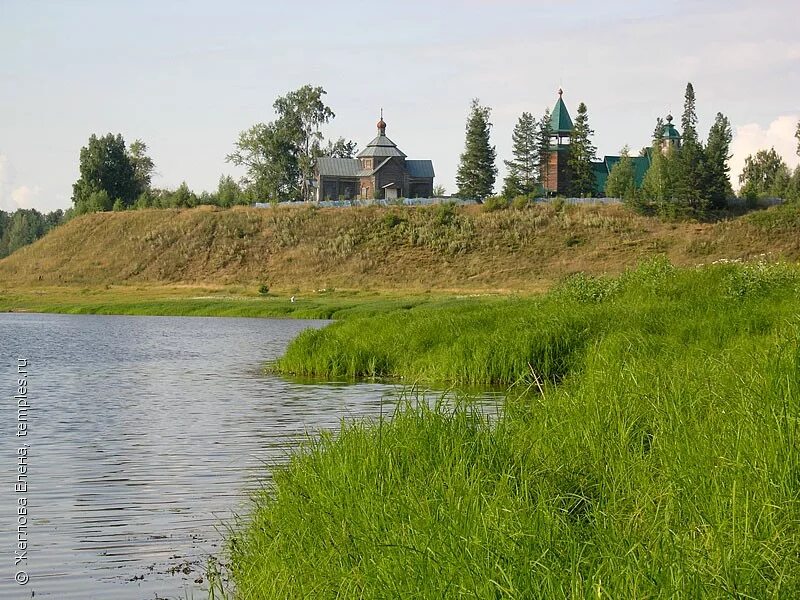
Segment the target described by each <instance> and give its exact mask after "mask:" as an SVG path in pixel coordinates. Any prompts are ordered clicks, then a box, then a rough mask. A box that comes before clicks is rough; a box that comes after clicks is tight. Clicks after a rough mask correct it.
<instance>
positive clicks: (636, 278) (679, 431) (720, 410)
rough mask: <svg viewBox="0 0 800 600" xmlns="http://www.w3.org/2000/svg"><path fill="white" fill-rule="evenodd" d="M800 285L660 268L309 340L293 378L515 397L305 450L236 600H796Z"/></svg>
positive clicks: (269, 498)
mask: <svg viewBox="0 0 800 600" xmlns="http://www.w3.org/2000/svg"><path fill="white" fill-rule="evenodd" d="M797 285H798V275H797V271H796V270H795V269H793V268H791V267H787V266H783V265H774V266H767V265H720V266H714V267H710V268H704V269H700V270H692V271H676V270H673V269H672V268H670V267H669V266H668V265H666V264H663V263H654V264H650V265H648V266H645V267H643V268H641V269H639V270H637V271H634V272H630V273H628V274H626V275H624V276H623V277H621V278H618V279H614V280H611V279H605V280H594V279H587V278H581V277H578V278H575V279H573V280H571V281H569V282H567V283H565V284H564V285H563V286H562V287H561V288H560V289H559V290H557V291H555V292H554V293H552V294H551V295H549V296H548V297H546V298H544V299H542V300H540V301H536V302H531V301H492V302H489V303H488V304H481V303H480V302H476V301H465V302H463V303H453V304H452V305H450V306H442V307H433V308H425V307H421V308H418V309H413V310H411V311H409V312H406V313H405V314H403V315H397V322H396V323H394V324H393V322H392V318H391V317H392V315H378V316H376V317H373V318H371V319H364V320H360V319H356V320H351V321H346V322H342V323H339V324H335V325H333V326H332V327H330V328H328V329H327V330H325V331H323V332H321V333H319V334H318V335H313V336H312V335H308V334H306V335H304V336H303V338H302V339H300V340H298V341H297V342H296V344H295V345H294V346H293V348H292V349H290V352H289V354H287V357H286V358H285V359H284V361H282V362H281V365H282V366H285V365H287V364H293V365H299V364H301V363H300V361H299V360H298V358H297V357H302V356H305V357H308V359H307V360H308V361H309V364H310V365H315V368H316V369H322V368H328V369H331V368H332V367H335V368H337V369H345V370H343V371H341V372H343V373H348V374H351V375H360V374H364V373H367V374H369V373H370V372H371V371H374V372H376V373H380V372H383V373H387V374H394V375H402V376H404V377H407V378H421V377H437V378H438V377H450V378H451V379H453V380H456V381H474V380H476V379H477V378H480V377H482V378H483V381H485V382H488V381H514V382H516V385H514V386H513V387H512V393H511V394H510V396H509V399H508V401H507V404H506V407H505V411H504V412H503V414H502V416H501V417H500V418H499V419H497V420H495V421H492V422H490V421H488V420H487V419H486V418H484V417H482V416H481V415H480V413H479V412H478V411H476V410H475V409H474V408H473V407H471V405H469V404H468V403H465V404H463V405H458V406H456V407H455V408H453V407H447V406H446V405H444V404H440V405H437V406H435V407H432V408H431V407H430V406H429V404H428V403H426V402H424V401H422V400H419V399H416V398H413V397H410V398H409V399H408V401H407V402H405V403H403V404H402V405H401V406H400V407H398V408H397V410H396V412H395V414H394V415H393V417H392V418H391V419H387V420H381V421H379V422H356V423H351V424H344V425H343V428H342V430H341V432H340V433H338V434H336V435H334V434H330V433H327V434H323V435H321V436H320V437H319V438H316V439H314V440H311V441H309V443H308V445H307V447H306V448H304V449H303V451H302V452H300V453H299V454H297V455H296V456H295V457H294V458H293V459H292V460H291V462H290V464H289V465H288V466H287V467H286V468H284V469H280V470H278V471H277V472H276V473H275V475H274V481H273V484H272V485H271V486H270V487H269V488H268V489H266V490H264V492H262V493H261V494H259V495H258V497H257V498H256V506H255V510H254V512H253V514H252V517H251V520H250V521H249V522H248V523H247V524H246V526H244V527H243V528H242V529H240V530H239V531H238V532H237V533H236V534H235V535H234V536H233V537H232V540H231V559H232V560H231V573H232V577H233V580H234V582H235V585H236V590H237V597H238V598H243V599H251V598H253V599H254V598H462V597H471V598H796V597H800V448H798V443H800V300H799V299H798V289H797ZM561 332H564V333H565V335H566V341H562V339H561V337H560V334H561ZM554 342H555V345H553V343H554ZM548 346H549V347H550V349H549V350H545V348H548ZM306 348H311V349H313V352H312V351H310V350H309V351H308V353H307V354H300V353H299V352H300V351H301V350H303V351H304V352H305V349H306ZM332 349H336V350H337V351H338V352H340V353H341V355H342V356H341V357H340V359H339V362H333V350H332ZM410 355H413V356H410ZM312 359H313V360H312ZM290 360H291V361H292V362H291V363H289V362H288V361H290ZM372 365H375V368H374V369H373V367H372ZM379 366H380V367H379ZM472 369H476V370H477V372H478V373H479V376H476V375H474V374H473V373H471V370H472ZM309 372H312V370H311V369H310V370H309ZM531 388H532V389H534V390H535V391H536V393H535V394H532V393H524V392H525V391H526V390H530V389H531Z"/></svg>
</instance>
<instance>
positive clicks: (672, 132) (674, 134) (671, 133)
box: [661, 115, 681, 140]
mask: <svg viewBox="0 0 800 600" xmlns="http://www.w3.org/2000/svg"><path fill="white" fill-rule="evenodd" d="M661 134H662V135H663V136H664V139H665V140H679V139H681V134H680V133H678V130H677V129H675V125H673V124H672V115H667V122H666V123H665V124H664V128H663V129H662V130H661Z"/></svg>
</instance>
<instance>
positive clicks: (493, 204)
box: [483, 196, 508, 212]
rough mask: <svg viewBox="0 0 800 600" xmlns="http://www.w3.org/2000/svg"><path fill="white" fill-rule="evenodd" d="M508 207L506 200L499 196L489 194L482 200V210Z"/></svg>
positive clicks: (488, 210) (491, 210) (489, 210)
mask: <svg viewBox="0 0 800 600" xmlns="http://www.w3.org/2000/svg"><path fill="white" fill-rule="evenodd" d="M506 208H508V200H506V199H505V198H503V197H501V196H490V197H488V198H486V200H484V201H483V212H494V211H496V210H505V209H506Z"/></svg>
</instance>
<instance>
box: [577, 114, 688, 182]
mask: <svg viewBox="0 0 800 600" xmlns="http://www.w3.org/2000/svg"><path fill="white" fill-rule="evenodd" d="M666 121H667V122H666V123H665V124H664V127H663V129H662V130H661V136H662V138H663V142H662V146H661V151H662V152H666V151H667V148H669V147H672V148H674V149H675V150H676V151H677V150H680V147H681V134H680V133H678V130H677V129H676V128H675V126H674V125H673V124H672V115H667V119H666ZM652 155H653V148H647V149H646V150H645V153H644V156H631V157H630V159H631V161H633V174H634V180H635V182H636V187H638V188H640V187H642V183H644V176H645V173H647V169H649V168H650V162H651V160H652ZM620 160H622V157H621V156H604V157H603V160H601V161H598V162H593V163H592V171H593V172H594V180H595V193H596V194H597V195H598V196H605V192H606V181H607V180H608V175H609V174H610V173H611V169H613V168H614V165H615V164H617V163H618V162H619V161H620Z"/></svg>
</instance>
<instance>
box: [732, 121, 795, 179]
mask: <svg viewBox="0 0 800 600" xmlns="http://www.w3.org/2000/svg"><path fill="white" fill-rule="evenodd" d="M798 119H800V116H799V115H781V116H780V117H778V118H776V119H775V120H773V121H772V123H770V124H769V126H768V127H767V128H766V129H764V128H762V127H761V125H759V124H758V123H748V124H747V125H742V126H740V127H737V128H736V132H735V133H734V134H733V142H732V143H731V153H732V154H733V158H731V162H730V165H731V181H732V182H733V187H734V188H738V187H739V174H740V173H741V172H742V169H743V168H744V161H745V159H746V158H747V157H748V156H749V155H751V154H755V153H756V152H758V151H759V150H769V149H770V148H775V151H776V152H777V153H778V154H780V155H781V156H782V157H783V160H785V161H786V164H787V165H789V167H791V168H794V167H795V166H797V165H798V164H800V157H798V156H797V138H796V137H795V136H794V134H795V132H796V131H797V121H798Z"/></svg>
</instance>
